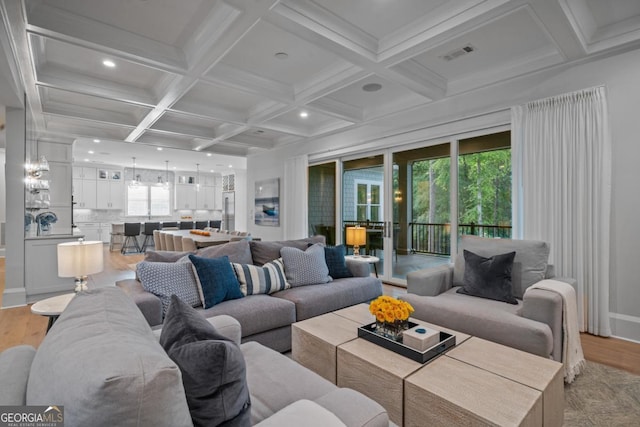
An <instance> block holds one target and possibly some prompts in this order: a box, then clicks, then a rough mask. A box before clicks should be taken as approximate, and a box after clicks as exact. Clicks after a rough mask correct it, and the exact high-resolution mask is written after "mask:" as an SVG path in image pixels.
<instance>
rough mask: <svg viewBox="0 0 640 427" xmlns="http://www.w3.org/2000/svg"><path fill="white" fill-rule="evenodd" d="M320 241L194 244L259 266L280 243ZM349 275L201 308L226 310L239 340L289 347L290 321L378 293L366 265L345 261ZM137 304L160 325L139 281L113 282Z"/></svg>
mask: <svg viewBox="0 0 640 427" xmlns="http://www.w3.org/2000/svg"><path fill="white" fill-rule="evenodd" d="M313 243H324V236H314V237H311V238H307V239H299V240H289V241H275V242H266V241H244V240H242V241H238V242H231V243H227V244H224V245H219V246H214V247H211V248H204V249H200V250H198V252H197V255H199V256H202V257H217V256H222V255H227V256H228V257H229V260H230V261H231V262H238V263H247V264H248V263H252V264H254V265H263V264H265V263H266V262H268V261H271V260H273V259H276V258H278V257H280V249H281V248H282V247H285V246H286V247H295V248H298V249H302V250H305V249H306V248H307V247H308V246H309V245H310V244H313ZM185 254H186V252H176V253H172V252H150V253H148V255H147V257H146V260H149V261H165V262H167V261H176V260H178V259H179V258H181V257H183V256H184V255H185ZM347 267H348V268H349V270H350V271H351V273H352V274H353V277H349V278H341V279H335V280H333V281H331V282H329V283H321V284H315V285H307V286H300V287H294V288H290V289H285V290H282V291H278V292H275V293H273V294H270V295H250V296H246V297H244V298H240V299H234V300H230V301H224V302H222V303H220V304H217V305H215V306H213V307H211V308H208V309H202V308H200V309H201V310H203V312H204V315H205V316H206V317H212V316H218V315H223V314H224V315H229V316H232V317H233V318H235V319H237V320H238V321H239V322H240V325H241V326H242V342H247V341H257V342H259V343H261V344H264V345H266V346H267V347H270V348H272V349H274V350H277V351H280V352H285V351H288V350H290V349H291V324H292V323H294V322H296V321H300V320H304V319H308V318H310V317H314V316H318V315H320V314H324V313H328V312H331V311H335V310H339V309H341V308H345V307H348V306H351V305H355V304H360V303H363V302H368V301H371V300H373V299H375V298H377V297H378V296H380V295H382V282H381V281H380V280H379V279H377V278H375V277H372V276H371V272H370V268H369V265H368V264H365V263H356V262H349V260H347ZM116 285H117V286H118V287H120V288H121V289H123V290H124V291H125V293H127V294H128V295H129V296H131V298H133V300H134V301H135V303H136V304H137V305H138V307H139V308H140V310H141V311H142V313H143V314H144V316H145V318H146V319H147V321H148V322H149V324H150V325H151V326H158V325H160V324H162V304H161V301H160V299H159V298H158V297H157V296H155V295H154V294H151V293H149V292H146V291H145V290H144V288H143V287H142V284H141V283H140V281H139V280H136V279H130V280H122V281H118V282H116Z"/></svg>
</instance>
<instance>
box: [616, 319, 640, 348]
mask: <svg viewBox="0 0 640 427" xmlns="http://www.w3.org/2000/svg"><path fill="white" fill-rule="evenodd" d="M609 319H610V321H611V335H612V336H614V337H615V338H620V339H622V340H625V341H632V342H636V343H639V344H640V317H636V316H629V315H628V314H620V313H609Z"/></svg>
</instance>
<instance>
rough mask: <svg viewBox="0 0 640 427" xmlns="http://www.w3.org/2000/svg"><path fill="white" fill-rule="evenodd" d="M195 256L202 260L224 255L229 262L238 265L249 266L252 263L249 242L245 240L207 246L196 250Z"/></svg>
mask: <svg viewBox="0 0 640 427" xmlns="http://www.w3.org/2000/svg"><path fill="white" fill-rule="evenodd" d="M196 255H198V256H201V257H203V258H219V257H221V256H224V255H226V256H228V257H229V261H231V262H236V263H238V264H251V263H252V262H253V259H252V258H251V249H250V247H249V242H247V241H246V240H240V241H237V242H229V243H225V244H223V245H215V246H207V247H206V248H202V249H198V250H197V251H196Z"/></svg>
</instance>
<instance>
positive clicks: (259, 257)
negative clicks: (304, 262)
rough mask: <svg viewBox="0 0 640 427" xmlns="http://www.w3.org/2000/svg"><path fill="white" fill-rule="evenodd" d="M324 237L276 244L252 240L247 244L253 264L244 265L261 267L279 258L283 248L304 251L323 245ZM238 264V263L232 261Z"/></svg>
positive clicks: (284, 241) (282, 241)
mask: <svg viewBox="0 0 640 427" xmlns="http://www.w3.org/2000/svg"><path fill="white" fill-rule="evenodd" d="M324 242H325V237H324V236H313V237H307V238H306V239H298V240H281V241H276V242H263V241H257V240H252V241H251V242H249V245H250V246H251V256H252V258H253V262H248V263H244V264H254V265H262V264H264V263H267V262H269V261H273V260H274V259H278V258H280V250H281V249H282V248H284V247H290V248H298V249H300V250H303V251H304V250H305V249H307V247H308V246H309V244H314V243H322V244H324ZM232 262H238V261H232Z"/></svg>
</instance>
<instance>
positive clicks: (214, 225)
mask: <svg viewBox="0 0 640 427" xmlns="http://www.w3.org/2000/svg"><path fill="white" fill-rule="evenodd" d="M221 225H222V221H221V220H219V219H210V220H209V227H211V228H217V229H220V226H221Z"/></svg>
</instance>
